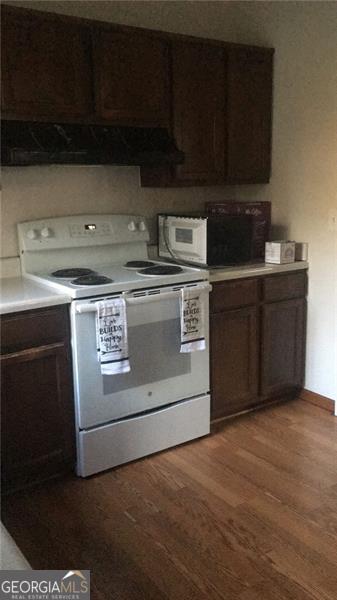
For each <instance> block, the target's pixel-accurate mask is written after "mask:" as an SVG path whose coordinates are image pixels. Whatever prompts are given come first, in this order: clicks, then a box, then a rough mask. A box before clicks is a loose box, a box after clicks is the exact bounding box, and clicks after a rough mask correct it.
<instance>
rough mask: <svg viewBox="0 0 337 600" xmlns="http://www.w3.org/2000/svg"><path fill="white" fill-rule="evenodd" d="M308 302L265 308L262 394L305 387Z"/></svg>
mask: <svg viewBox="0 0 337 600" xmlns="http://www.w3.org/2000/svg"><path fill="white" fill-rule="evenodd" d="M305 321H306V300H305V299H304V298H296V299H295V300H288V301H283V302H275V303H273V304H265V305H264V306H263V308H262V354H261V394H262V395H263V396H271V395H273V394H277V393H278V392H282V391H284V390H286V389H287V388H294V387H298V388H300V387H302V384H303V370H304V343H303V342H304V339H305Z"/></svg>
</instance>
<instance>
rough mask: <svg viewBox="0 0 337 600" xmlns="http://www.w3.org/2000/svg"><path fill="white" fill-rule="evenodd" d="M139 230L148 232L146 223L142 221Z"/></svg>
mask: <svg viewBox="0 0 337 600" xmlns="http://www.w3.org/2000/svg"><path fill="white" fill-rule="evenodd" d="M138 229H139V231H146V223H145V222H144V221H141V222H140V223H139V225H138Z"/></svg>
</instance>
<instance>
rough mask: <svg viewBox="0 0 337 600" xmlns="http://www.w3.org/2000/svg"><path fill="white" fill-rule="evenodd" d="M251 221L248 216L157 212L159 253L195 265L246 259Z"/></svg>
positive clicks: (249, 250)
mask: <svg viewBox="0 0 337 600" xmlns="http://www.w3.org/2000/svg"><path fill="white" fill-rule="evenodd" d="M252 235H253V220H252V217H251V216H247V215H202V214H200V215H166V214H159V215H158V237H159V256H160V257H162V258H168V259H171V260H172V259H173V260H176V261H178V262H179V261H182V262H187V263H191V264H194V265H198V266H203V267H205V266H208V267H213V266H222V265H224V266H225V265H235V264H240V263H245V262H249V261H250V260H252V258H253V253H252Z"/></svg>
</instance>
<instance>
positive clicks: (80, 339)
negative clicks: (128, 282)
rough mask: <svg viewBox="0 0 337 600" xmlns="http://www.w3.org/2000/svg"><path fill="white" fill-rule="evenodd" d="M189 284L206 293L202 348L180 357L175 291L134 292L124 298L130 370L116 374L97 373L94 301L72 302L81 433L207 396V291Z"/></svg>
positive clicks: (78, 413) (76, 398)
mask: <svg viewBox="0 0 337 600" xmlns="http://www.w3.org/2000/svg"><path fill="white" fill-rule="evenodd" d="M193 285H194V286H195V287H196V288H200V287H204V288H205V293H204V296H205V304H206V315H205V316H206V349H205V350H203V351H196V352H192V353H190V354H184V353H180V302H179V299H180V290H179V288H178V287H175V288H173V287H170V288H158V289H151V290H147V291H144V292H141V291H137V292H134V293H133V294H130V295H127V296H126V297H127V320H128V338H129V356H130V365H131V371H130V372H129V373H123V374H118V375H102V374H101V369H100V363H99V361H98V358H97V351H96V329H95V323H96V318H95V316H96V308H95V299H93V300H91V301H88V300H78V301H74V302H73V303H72V308H71V320H72V348H73V367H74V383H75V402H76V417H77V425H78V427H79V428H80V429H87V428H91V427H94V426H97V425H100V424H104V423H108V422H110V421H114V420H117V419H121V418H123V417H127V416H129V415H135V414H139V413H143V412H145V411H150V410H153V409H156V408H158V407H163V406H166V405H169V404H172V403H174V402H178V401H180V400H183V399H186V398H191V397H194V396H199V395H201V394H205V393H207V392H208V391H209V344H208V300H209V294H208V292H209V289H210V286H209V285H208V283H207V282H201V283H199V284H193ZM179 287H180V286H179ZM188 287H190V286H188ZM180 289H181V287H180ZM100 299H101V298H100Z"/></svg>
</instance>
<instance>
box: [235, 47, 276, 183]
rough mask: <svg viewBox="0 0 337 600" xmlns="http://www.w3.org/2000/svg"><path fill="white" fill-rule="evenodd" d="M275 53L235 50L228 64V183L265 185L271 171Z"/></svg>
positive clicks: (263, 50) (245, 49)
mask: <svg viewBox="0 0 337 600" xmlns="http://www.w3.org/2000/svg"><path fill="white" fill-rule="evenodd" d="M272 73H273V53H272V52H271V51H268V50H266V49H264V48H261V49H259V48H249V47H248V48H242V47H238V48H236V47H232V48H229V50H228V63H227V111H226V129H227V172H226V180H227V182H228V183H237V182H238V183H244V182H247V183H259V182H261V183H266V182H268V181H269V178H270V168H271V165H270V163H271V126H272Z"/></svg>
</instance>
